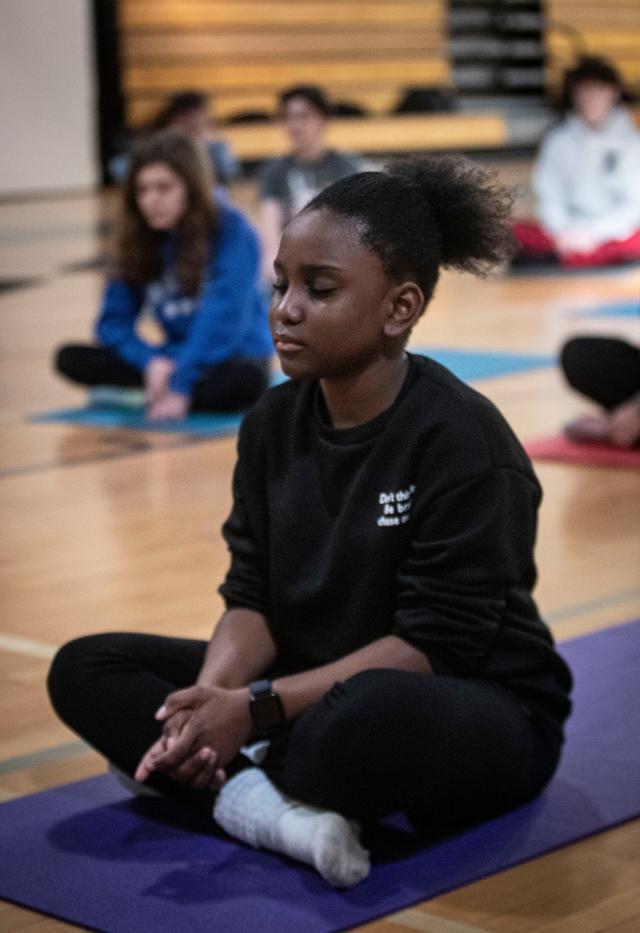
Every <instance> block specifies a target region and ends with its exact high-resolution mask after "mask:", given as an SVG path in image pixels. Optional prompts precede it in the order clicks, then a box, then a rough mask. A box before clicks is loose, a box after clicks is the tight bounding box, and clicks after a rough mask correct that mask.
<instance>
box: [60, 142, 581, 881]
mask: <svg viewBox="0 0 640 933" xmlns="http://www.w3.org/2000/svg"><path fill="white" fill-rule="evenodd" d="M508 210H509V202H508V199H505V197H504V196H503V192H501V190H500V189H496V187H495V185H494V184H493V182H492V181H491V180H490V179H487V178H486V177H484V175H483V173H482V172H480V171H479V170H475V169H472V168H468V167H466V166H465V164H464V163H459V162H451V161H449V160H434V159H424V160H418V161H416V162H409V163H399V164H397V165H396V166H392V167H391V168H390V170H389V171H387V172H365V173H361V174H357V175H352V176H350V177H349V178H345V179H343V180H341V181H338V182H336V183H335V184H333V185H331V186H330V187H328V188H326V189H325V190H324V191H323V192H322V193H321V194H319V195H318V196H317V197H315V198H314V199H313V200H312V201H311V202H310V204H309V205H308V206H307V207H305V209H304V210H303V211H302V212H301V213H300V214H298V215H297V216H296V217H295V218H294V219H293V220H292V221H291V222H290V223H289V225H288V226H287V227H286V229H285V231H284V234H283V237H282V242H281V244H280V249H279V251H278V256H277V259H276V263H275V269H276V284H275V294H274V297H273V301H272V304H271V312H270V318H271V331H272V335H273V339H274V342H275V346H276V350H277V353H278V356H279V358H280V361H281V364H282V368H283V370H284V372H285V373H286V374H287V375H288V376H289V377H290V380H289V381H288V382H286V383H284V384H282V385H280V386H278V387H277V388H274V389H271V390H270V391H269V392H267V393H266V395H265V396H264V397H263V398H262V399H261V401H260V402H259V403H258V405H257V406H256V407H255V408H254V409H253V410H252V411H251V412H250V413H249V414H248V415H247V416H246V417H245V420H244V422H243V425H242V429H241V433H240V438H239V444H238V454H239V456H238V462H237V466H236V470H235V476H234V481H233V490H234V503H233V508H232V511H231V514H230V517H229V518H228V520H227V522H226V524H225V526H224V529H223V533H224V537H225V540H226V542H227V545H228V547H229V549H230V552H231V566H230V569H229V571H228V574H227V577H226V580H225V582H224V584H223V585H222V587H221V592H222V595H223V597H224V599H225V602H226V611H225V613H224V615H223V616H222V618H221V620H220V621H219V623H218V625H217V626H216V628H215V630H214V633H213V636H212V638H211V640H210V642H209V643H208V644H207V643H205V642H201V641H192V640H188V639H181V638H164V637H155V636H152V635H141V634H104V635H93V636H88V637H85V638H82V639H78V640H76V641H73V642H71V643H69V644H68V645H66V646H65V647H63V648H62V649H61V650H60V652H59V653H58V655H57V657H56V658H55V660H54V662H53V666H52V669H51V672H50V676H49V689H50V694H51V698H52V701H53V704H54V706H55V708H56V710H57V711H58V713H59V715H60V716H61V717H62V718H63V719H64V721H65V722H67V723H68V724H69V725H70V726H71V727H72V728H73V729H75V730H76V731H77V732H78V733H79V734H80V735H82V736H83V737H84V738H85V739H86V740H87V741H88V742H90V743H91V744H92V745H93V746H94V747H95V748H97V749H99V750H100V751H101V752H102V754H104V755H105V756H106V757H107V758H108V759H109V761H111V762H112V763H113V764H114V765H115V766H116V767H117V768H118V769H119V770H120V771H122V772H124V773H125V774H126V775H129V776H135V778H136V779H137V781H139V782H144V783H145V784H147V785H149V786H150V787H151V788H154V789H156V790H157V791H160V792H162V793H164V794H167V795H170V796H172V797H173V798H175V799H178V800H181V801H182V802H183V803H185V804H187V805H189V806H191V807H195V808H199V809H200V810H201V811H202V812H203V814H205V817H204V818H205V819H206V818H207V815H208V817H209V818H210V817H211V815H213V818H214V820H215V821H216V822H217V823H218V824H219V825H220V826H222V827H223V828H224V829H225V830H226V831H227V832H228V833H229V834H230V835H231V836H233V837H236V838H238V839H240V840H242V841H243V842H245V843H248V844H249V845H252V846H256V847H260V846H262V847H265V848H268V849H273V850H276V851H278V852H284V853H286V854H287V855H289V856H291V857H293V858H295V859H298V860H300V861H303V862H307V863H310V864H312V865H314V866H315V868H316V869H317V870H318V871H319V872H320V874H321V875H322V876H323V877H324V878H325V879H326V880H327V881H328V882H329V883H330V884H333V885H336V886H350V885H353V884H356V883H357V882H358V881H360V880H361V879H362V878H364V877H365V876H366V875H367V873H368V871H369V854H368V852H367V850H366V849H365V848H364V847H363V844H362V841H361V840H360V837H359V833H360V825H361V823H362V822H363V821H369V820H375V819H376V818H378V817H381V816H382V815H384V814H388V813H390V812H392V811H397V810H402V811H404V812H405V813H406V814H407V815H408V817H409V819H410V820H411V821H412V822H413V823H414V825H415V826H416V827H417V828H419V829H420V830H426V831H427V832H429V833H433V832H441V831H445V832H446V831H450V830H452V829H454V828H456V829H457V828H460V827H462V826H466V825H469V824H472V823H474V822H476V821H478V820H482V819H486V818H488V817H491V816H493V815H495V814H498V813H502V812H503V811H506V810H508V809H510V808H512V807H516V806H518V805H519V804H522V803H524V802H525V801H527V800H530V799H531V798H532V797H533V796H534V795H536V794H538V793H539V792H540V791H541V789H542V788H543V787H544V786H545V784H546V783H547V782H548V781H549V779H550V778H551V776H552V774H553V773H554V771H555V769H556V766H557V764H558V759H559V756H560V752H561V747H562V743H563V722H564V720H565V718H566V716H567V715H568V712H569V706H570V703H569V690H570V685H571V675H570V673H569V671H568V669H567V667H566V666H565V664H564V662H563V661H562V659H561V658H560V656H559V655H558V654H557V653H556V652H555V650H554V647H553V641H552V638H551V634H550V632H549V630H548V628H547V627H546V625H545V624H544V622H543V621H542V620H541V618H540V615H539V614H538V610H537V608H536V605H535V602H534V600H533V597H532V589H533V587H534V584H535V580H536V571H535V566H534V561H533V547H534V541H535V534H536V513H537V509H538V506H539V503H540V498H541V491H540V486H539V484H538V481H537V479H536V477H535V475H534V473H533V471H532V468H531V464H530V462H529V460H528V459H527V456H526V455H525V453H524V451H523V450H522V447H521V446H520V444H519V443H518V441H517V439H516V438H515V436H514V434H513V433H512V431H511V430H510V428H509V427H508V425H507V423H506V422H505V420H504V418H503V417H502V416H501V415H500V414H499V412H498V411H497V409H496V408H495V407H494V406H493V404H491V402H489V401H488V400H487V399H485V398H484V397H483V396H482V395H480V394H479V393H478V392H476V391H475V390H474V389H472V388H470V387H469V386H467V385H465V384H464V383H462V382H460V381H459V380H458V379H457V378H456V377H455V376H453V375H452V374H451V373H450V372H449V371H448V370H447V369H445V368H444V367H442V366H440V365H439V364H437V363H435V362H434V361H432V360H429V359H427V358H424V357H421V356H415V355H413V354H410V353H408V352H407V351H406V344H407V340H408V338H409V336H410V334H411V330H412V328H413V327H414V325H415V324H416V321H417V320H418V318H419V317H420V316H421V315H422V313H423V312H424V310H425V308H426V306H427V305H428V303H429V302H430V300H431V297H432V295H433V292H434V289H435V286H436V282H437V280H438V274H439V269H440V267H441V266H447V267H454V268H458V269H464V270H466V271H470V272H482V271H484V270H485V269H486V268H487V267H488V266H490V265H491V264H492V263H494V262H496V261H498V260H500V259H502V258H504V255H505V253H506V252H507V251H508V249H509V246H510V234H509V233H508V230H507V214H508Z"/></svg>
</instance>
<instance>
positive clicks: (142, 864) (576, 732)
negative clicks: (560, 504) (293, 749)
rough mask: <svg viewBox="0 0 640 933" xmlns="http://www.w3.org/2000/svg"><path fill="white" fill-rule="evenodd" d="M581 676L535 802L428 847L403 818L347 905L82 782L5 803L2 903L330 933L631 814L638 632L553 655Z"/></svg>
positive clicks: (180, 931)
mask: <svg viewBox="0 0 640 933" xmlns="http://www.w3.org/2000/svg"><path fill="white" fill-rule="evenodd" d="M561 650H562V653H563V654H564V656H565V657H566V658H567V660H568V661H569V664H570V665H571V667H572V668H573V671H574V674H575V677H576V690H575V710H574V713H573V716H572V717H571V719H570V721H569V727H568V737H567V747H566V751H565V754H564V758H563V761H562V764H561V767H560V770H559V772H558V774H557V775H556V777H555V778H554V780H553V781H552V783H551V784H550V786H549V787H548V788H547V790H546V791H545V792H544V793H543V795H542V796H541V797H540V798H538V799H537V800H535V801H533V802H532V803H530V804H527V805H526V806H524V807H521V808H519V809H518V810H514V811H512V812H511V813H509V814H507V815H506V816H502V817H499V818H498V819H494V820H491V821H489V822H486V823H484V824H481V825H479V826H476V827H475V828H473V829H470V830H468V831H466V832H463V833H459V834H457V835H455V836H451V837H449V838H447V839H444V840H440V841H436V842H433V843H432V844H431V845H428V844H426V843H425V841H424V840H420V839H418V838H417V837H416V836H414V835H413V834H412V833H411V832H410V830H409V828H408V826H407V825H406V824H404V823H403V821H402V820H401V819H397V820H390V821H387V822H386V823H385V824H384V825H381V826H380V827H379V828H377V829H376V831H375V832H373V833H370V835H369V837H368V839H367V840H366V841H367V842H368V844H370V845H371V846H372V850H373V853H374V863H373V868H372V871H371V875H370V876H369V878H368V879H367V880H366V881H364V882H363V883H362V884H360V885H358V886H357V887H355V888H353V889H352V890H350V891H347V892H337V891H334V890H332V889H331V888H329V886H328V885H327V884H326V883H325V882H324V881H322V879H321V878H320V877H319V876H317V875H316V874H315V872H313V871H312V870H311V869H309V868H306V867H305V866H299V865H295V864H294V863H292V862H290V861H288V860H287V859H284V858H281V857H280V856H277V855H272V854H269V853H267V852H256V851H254V850H252V849H250V848H248V847H245V846H242V845H240V844H237V843H234V842H233V841H231V840H229V839H226V838H223V837H222V836H219V835H215V832H214V830H213V829H211V831H207V830H206V829H203V826H202V823H199V824H197V823H196V822H194V820H193V819H192V818H191V817H190V816H188V815H185V813H184V812H183V811H178V810H177V809H176V808H175V807H173V806H171V805H170V804H169V803H168V802H167V801H164V800H158V799H155V800H151V799H141V798H131V797H130V796H128V794H127V792H126V791H124V790H123V789H122V788H121V787H120V786H119V785H118V784H116V783H115V781H114V780H113V779H112V778H111V777H109V776H104V777H99V778H92V779H89V780H86V781H80V782H79V783H76V784H69V785H67V786H65V787H60V788H57V789H55V790H50V791H45V792H44V793H41V794H35V795H33V796H30V797H23V798H21V799H18V800H15V801H11V802H9V803H5V804H3V805H2V806H0V845H1V848H0V851H1V852H2V853H3V856H2V860H1V867H0V897H3V898H5V899H8V900H11V901H15V902H17V903H19V904H23V905H25V906H27V907H31V908H34V909H36V910H39V911H42V912H44V913H48V914H53V915H54V916H56V917H60V918H62V919H64V920H67V921H71V922H75V923H78V924H82V925H84V926H89V927H92V928H94V929H97V930H104V931H108V933H131V931H132V930H135V931H136V933H157V931H162V933H185V931H188V933H211V931H223V933H282V931H296V933H297V931H300V930H304V931H305V933H333V931H337V930H343V929H345V928H350V927H353V926H356V925H358V924H362V923H365V922H367V921H369V920H372V919H374V918H375V917H379V916H382V915H386V914H389V913H391V912H394V911H397V910H400V909H402V908H405V907H408V906H409V905H411V904H415V903H416V902H419V901H422V900H425V899H427V898H431V897H435V896H437V895H439V894H442V893H444V892H446V891H450V890H452V889H454V888H457V887H460V886H462V885H465V884H468V883H469V882H472V881H476V880H478V879H479V878H482V877H485V876H487V875H491V874H494V873H495V872H499V871H502V870H504V869H506V868H509V867H511V866H514V865H517V864H519V863H521V862H525V861H527V860H529V859H532V858H535V857H536V856H539V855H542V854H543V853H545V852H549V851H551V850H553V849H556V848H559V847H561V846H565V845H568V844H570V843H572V842H575V841H576V840H578V839H582V838H584V837H586V836H590V835H592V834H594V833H597V832H600V831H602V830H604V829H607V828H609V827H611V826H615V825H616V824H618V823H621V822H624V821H626V820H630V819H632V818H633V817H635V816H637V815H638V814H639V813H640V691H638V679H637V678H638V669H639V666H640V621H637V622H629V623H627V624H626V625H621V626H617V627H616V628H612V629H608V630H606V631H604V632H599V633H597V634H595V635H590V636H587V637H583V638H579V639H576V640H573V641H570V642H566V643H565V644H563V645H561Z"/></svg>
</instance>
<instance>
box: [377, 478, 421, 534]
mask: <svg viewBox="0 0 640 933" xmlns="http://www.w3.org/2000/svg"><path fill="white" fill-rule="evenodd" d="M415 491H416V487H415V486H414V485H413V484H412V485H411V486H409V487H408V489H397V490H396V491H395V492H381V493H380V495H379V496H378V505H380V506H382V512H381V515H380V516H379V517H378V521H377V525H378V527H379V528H388V527H391V526H393V525H406V523H407V522H408V521H409V518H410V515H411V506H412V505H413V494H414V492H415Z"/></svg>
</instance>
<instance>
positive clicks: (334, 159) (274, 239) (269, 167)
mask: <svg viewBox="0 0 640 933" xmlns="http://www.w3.org/2000/svg"><path fill="white" fill-rule="evenodd" d="M330 113H331V108H330V106H329V102H328V101H327V99H326V97H325V95H324V93H323V91H322V90H321V89H320V88H319V87H316V86H315V85H305V84H301V85H298V86H296V87H291V88H289V89H288V90H286V91H284V92H283V93H282V94H281V95H280V114H281V116H282V119H283V121H284V127H285V130H286V133H287V136H288V138H289V144H290V147H291V153H290V154H289V155H286V156H283V157H282V158H278V159H272V160H271V161H269V162H267V163H266V164H265V165H264V166H263V167H262V169H261V171H260V192H259V198H260V221H259V226H260V234H261V238H262V260H263V262H262V270H263V276H264V279H265V281H267V282H270V281H272V280H273V260H274V259H275V256H276V253H277V251H278V244H279V243H280V236H281V235H282V231H283V229H284V227H285V226H286V225H287V224H288V223H289V221H290V220H291V218H292V217H293V216H294V215H295V214H297V213H298V211H300V210H302V208H303V207H304V206H305V204H306V203H307V202H308V201H310V200H311V198H313V197H314V196H315V195H316V194H318V192H320V191H322V189H323V188H326V187H327V185H330V184H332V183H333V182H334V181H338V180H339V179H340V178H344V177H345V176H346V175H352V174H353V173H354V172H357V171H360V168H361V162H360V160H359V159H358V158H357V157H356V156H354V155H351V154H347V153H344V152H337V151H336V150H335V149H328V148H327V145H326V141H325V136H326V131H327V121H328V119H329V115H330Z"/></svg>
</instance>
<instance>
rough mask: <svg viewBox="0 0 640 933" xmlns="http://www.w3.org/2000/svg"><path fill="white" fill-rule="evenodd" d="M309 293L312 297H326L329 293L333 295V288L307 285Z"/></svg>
mask: <svg viewBox="0 0 640 933" xmlns="http://www.w3.org/2000/svg"><path fill="white" fill-rule="evenodd" d="M307 288H308V291H309V294H310V295H311V297H312V298H328V297H329V296H330V295H333V293H334V292H335V288H333V287H332V288H314V286H313V285H309V286H307Z"/></svg>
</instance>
